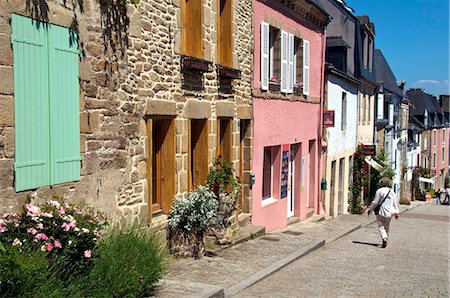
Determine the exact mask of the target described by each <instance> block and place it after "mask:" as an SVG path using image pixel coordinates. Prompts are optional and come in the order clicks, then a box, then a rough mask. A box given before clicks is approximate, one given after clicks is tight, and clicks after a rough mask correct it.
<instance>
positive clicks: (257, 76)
mask: <svg viewBox="0 0 450 298" xmlns="http://www.w3.org/2000/svg"><path fill="white" fill-rule="evenodd" d="M253 14H254V16H253V18H254V21H255V27H254V29H255V38H254V43H255V52H254V55H255V56H254V57H255V62H254V72H253V87H254V88H258V89H259V88H261V33H260V32H261V22H263V21H264V17H265V16H271V17H272V18H275V19H277V20H280V21H281V28H280V29H282V30H284V31H286V32H290V33H292V32H293V30H292V29H293V28H295V29H296V30H297V31H299V32H302V33H303V34H304V39H306V40H308V41H309V42H310V93H309V95H310V96H313V97H322V96H321V94H322V92H321V90H322V83H321V82H322V80H323V72H322V68H323V57H324V51H322V48H323V44H324V43H325V40H324V37H325V34H322V33H319V32H316V31H314V30H312V29H309V28H307V27H305V26H303V25H301V24H299V23H297V22H296V21H294V20H292V19H290V18H288V17H286V16H285V15H283V14H282V13H281V12H279V11H277V10H274V9H272V8H271V7H269V6H267V5H265V4H263V3H261V2H259V1H256V0H255V1H253Z"/></svg>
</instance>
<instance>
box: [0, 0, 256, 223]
mask: <svg viewBox="0 0 450 298" xmlns="http://www.w3.org/2000/svg"><path fill="white" fill-rule="evenodd" d="M41 2H45V4H46V5H43V6H39V7H38V6H34V5H33V3H34V2H31V4H30V3H29V2H28V1H22V0H11V1H7V2H5V1H2V2H1V3H0V32H1V34H0V65H1V66H0V68H1V70H0V71H1V72H2V80H1V81H0V113H1V114H0V116H1V117H0V181H1V182H0V211H7V210H18V209H19V208H20V207H21V205H22V204H23V203H24V201H25V200H26V198H27V197H28V196H30V195H33V196H35V197H38V198H48V197H50V196H51V195H53V194H57V195H59V196H63V197H65V198H67V199H70V200H73V201H82V202H86V203H90V204H92V205H94V206H95V207H97V208H98V209H100V210H102V211H104V212H107V213H108V214H109V215H110V216H111V217H114V218H122V219H124V221H122V222H128V223H129V222H133V221H136V220H137V221H138V222H139V223H146V222H147V221H148V219H149V218H150V217H151V214H150V213H149V211H148V210H149V206H148V205H149V204H148V202H149V191H148V185H147V179H146V174H147V160H150V159H149V158H148V157H149V156H148V148H147V147H148V138H147V130H146V120H147V119H149V118H151V117H154V116H160V115H168V116H172V117H174V119H175V126H176V173H177V174H176V175H177V176H176V197H183V196H186V194H187V192H188V190H189V189H188V152H189V148H188V144H189V135H188V133H189V121H188V120H189V119H195V118H202V119H207V120H208V122H209V129H210V132H209V160H208V162H209V163H211V162H212V159H213V158H214V157H215V156H216V143H217V140H216V135H217V121H216V120H217V117H218V116H230V117H232V119H233V121H232V122H233V133H232V134H233V138H232V139H233V141H232V161H233V163H234V165H235V168H236V169H239V167H240V156H241V149H242V148H241V147H240V136H239V132H240V128H239V121H240V120H248V121H251V118H252V108H251V79H252V65H253V60H252V57H253V54H252V53H253V35H252V25H251V22H252V7H251V0H241V1H233V35H232V36H233V68H235V69H237V70H239V71H240V73H241V77H240V78H239V79H228V78H227V79H225V78H223V77H219V74H218V71H216V67H215V63H216V59H217V58H216V56H217V55H216V53H217V49H216V47H217V44H216V39H217V38H216V32H217V28H216V26H217V22H216V21H215V20H216V17H217V7H218V3H217V2H218V1H216V0H205V1H203V2H204V3H203V37H204V40H203V50H204V59H205V60H207V61H209V62H211V63H212V67H211V71H209V72H199V71H196V70H187V69H183V65H182V62H181V60H182V59H181V58H182V56H181V53H180V42H181V27H182V26H181V21H182V20H181V14H180V1H179V0H163V1H161V0H141V1H140V3H139V4H137V5H136V6H134V5H127V6H126V7H123V6H121V5H118V4H115V3H116V2H117V3H119V2H121V1H118V0H117V1H110V2H111V3H112V4H111V6H109V7H104V6H101V5H100V4H99V2H101V1H97V0H81V1H80V0H77V1H75V0H68V1H62V0H42V1H41ZM27 3H28V4H27ZM12 13H17V14H20V15H23V16H27V17H32V18H35V19H40V20H42V21H45V22H49V23H52V24H56V25H60V26H64V27H75V28H76V29H77V30H78V32H79V38H80V42H79V44H80V48H81V51H82V52H83V54H84V55H83V57H82V58H81V59H80V63H79V79H80V141H81V146H80V153H81V155H82V156H83V160H82V162H81V180H80V181H79V182H73V183H66V184H62V185H54V186H51V187H50V186H48V187H42V188H39V189H37V190H30V191H24V192H20V193H16V192H15V191H14V150H15V149H14V146H15V141H14V116H13V115H14V80H13V52H12V47H11V25H10V19H11V14H12ZM243 144H244V145H243V150H242V151H243V154H242V156H244V157H243V161H244V162H243V169H244V170H243V173H244V177H243V180H244V186H243V189H244V200H243V202H244V204H243V211H244V212H250V205H251V204H250V203H249V200H250V190H249V185H248V182H249V177H250V169H251V156H250V155H251V146H252V133H251V127H250V129H248V130H247V133H246V135H245V138H244V142H243Z"/></svg>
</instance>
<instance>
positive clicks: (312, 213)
mask: <svg viewBox="0 0 450 298" xmlns="http://www.w3.org/2000/svg"><path fill="white" fill-rule="evenodd" d="M313 215H314V208H308V212H307V213H306V218H310V217H311V216H313Z"/></svg>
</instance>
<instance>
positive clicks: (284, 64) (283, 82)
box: [281, 31, 289, 93]
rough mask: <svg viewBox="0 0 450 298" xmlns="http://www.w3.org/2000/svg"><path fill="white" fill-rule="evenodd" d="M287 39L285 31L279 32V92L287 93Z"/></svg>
mask: <svg viewBox="0 0 450 298" xmlns="http://www.w3.org/2000/svg"><path fill="white" fill-rule="evenodd" d="M288 56H289V37H288V33H287V32H286V31H281V92H284V93H288V91H289V89H288V88H289V64H288V63H289V62H288V61H289V60H288V59H289V57H288Z"/></svg>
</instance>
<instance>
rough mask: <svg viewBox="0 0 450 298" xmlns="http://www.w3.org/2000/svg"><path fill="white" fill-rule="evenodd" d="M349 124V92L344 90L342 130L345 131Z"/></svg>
mask: <svg viewBox="0 0 450 298" xmlns="http://www.w3.org/2000/svg"><path fill="white" fill-rule="evenodd" d="M346 126H347V93H346V92H342V99H341V130H342V131H345V129H346Z"/></svg>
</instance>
